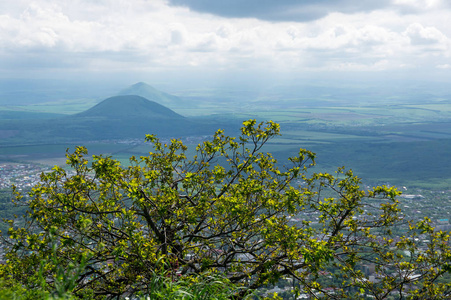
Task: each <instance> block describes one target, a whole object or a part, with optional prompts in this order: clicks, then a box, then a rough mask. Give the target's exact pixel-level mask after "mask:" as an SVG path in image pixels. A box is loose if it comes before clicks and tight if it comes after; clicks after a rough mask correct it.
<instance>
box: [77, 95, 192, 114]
mask: <svg viewBox="0 0 451 300" xmlns="http://www.w3.org/2000/svg"><path fill="white" fill-rule="evenodd" d="M77 116H78V117H101V118H102V117H104V118H114V119H118V118H119V119H129V118H134V119H137V118H146V119H148V118H151V119H182V118H184V117H183V116H181V115H179V114H177V113H176V112H174V111H172V110H170V109H169V108H167V107H165V106H163V105H160V104H158V103H156V102H154V101H149V100H147V99H145V98H143V97H141V96H136V95H125V96H114V97H110V98H108V99H105V100H103V101H102V102H100V103H99V104H97V105H95V106H94V107H92V108H90V109H88V110H86V111H84V112H82V113H79V114H77Z"/></svg>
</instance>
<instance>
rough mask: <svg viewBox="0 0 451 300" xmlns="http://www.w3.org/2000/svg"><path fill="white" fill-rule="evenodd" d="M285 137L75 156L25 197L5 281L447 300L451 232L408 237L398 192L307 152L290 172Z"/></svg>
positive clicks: (423, 231)
mask: <svg viewBox="0 0 451 300" xmlns="http://www.w3.org/2000/svg"><path fill="white" fill-rule="evenodd" d="M278 134H279V125H278V124H276V123H273V122H271V121H270V122H266V123H259V124H258V123H257V122H256V121H255V120H249V121H246V122H244V123H243V127H242V128H241V135H240V136H239V137H238V138H233V137H229V136H226V135H225V134H224V132H223V131H221V130H218V131H217V132H216V133H215V134H214V136H213V138H212V139H211V140H210V141H206V142H203V143H201V144H199V145H198V146H197V148H196V150H197V154H196V155H195V156H194V157H193V158H192V159H188V158H187V156H186V153H187V147H186V146H185V145H184V144H183V143H182V142H181V141H179V140H171V142H169V143H167V144H163V143H162V142H160V140H159V139H158V138H157V137H155V136H153V135H148V136H146V140H147V141H148V142H149V143H150V144H151V145H152V151H151V152H149V155H148V156H142V157H140V158H136V157H131V158H130V166H128V167H123V166H121V164H120V162H119V161H117V160H114V159H112V158H111V157H104V156H93V159H92V162H88V159H87V158H86V155H87V150H86V148H84V147H78V148H76V149H75V152H73V153H68V154H67V164H68V165H69V166H70V167H71V169H72V170H71V171H66V170H65V169H63V168H60V167H54V169H53V171H52V172H51V173H47V174H42V176H41V183H40V184H38V185H37V186H35V187H34V188H33V189H32V190H31V192H30V193H29V194H28V195H27V196H24V195H21V194H20V193H17V192H16V193H15V195H16V196H15V201H16V202H17V203H21V202H23V203H26V204H27V205H28V206H29V211H28V213H27V224H26V226H20V227H17V226H14V224H13V222H10V229H9V231H8V236H7V237H5V243H6V244H7V246H8V249H7V253H6V259H7V263H6V264H5V265H3V266H2V267H1V269H0V273H1V274H0V275H1V276H2V277H3V278H4V279H7V280H13V281H14V282H20V283H22V284H24V285H26V286H28V287H31V288H33V287H37V286H46V287H48V288H49V289H55V288H57V287H61V277H62V276H68V277H69V280H68V285H67V286H66V287H65V288H66V289H69V290H70V291H71V292H73V294H74V295H77V296H79V297H83V296H84V295H85V296H86V295H88V296H89V297H106V298H114V297H119V296H130V295H137V294H139V293H140V294H142V295H148V294H149V284H150V282H153V280H154V279H155V276H156V274H165V275H164V276H167V277H170V278H172V280H174V281H177V280H180V279H179V278H183V280H185V281H186V280H194V281H195V280H196V278H200V277H199V276H208V275H205V274H217V273H218V274H221V276H224V277H225V278H226V280H227V282H230V283H231V284H237V285H239V286H242V287H244V288H240V289H237V290H236V291H235V292H236V293H237V294H236V295H235V296H237V297H240V296H243V295H244V294H245V291H248V290H252V289H256V288H258V287H260V286H263V285H266V284H269V283H275V282H277V281H278V280H279V279H281V278H292V279H294V280H295V282H297V286H298V287H299V292H302V293H307V294H310V295H311V296H312V297H317V298H319V297H325V298H336V299H344V298H362V297H365V295H366V296H372V297H375V298H376V299H387V298H389V297H395V298H412V299H433V298H446V297H448V296H449V292H450V291H451V290H450V285H451V283H450V282H449V281H447V280H443V278H444V276H446V275H447V274H448V273H449V271H450V270H451V265H450V258H451V251H450V248H449V234H448V233H445V232H437V231H434V230H433V228H432V227H431V225H430V220H427V219H426V220H424V221H422V222H419V223H417V224H414V223H411V224H410V226H408V227H407V229H406V230H405V231H404V232H403V234H402V235H400V230H399V228H402V226H403V224H404V225H407V221H406V220H403V218H402V213H400V210H399V208H398V201H397V199H396V197H397V196H398V195H399V194H400V192H398V191H397V190H396V189H395V188H393V187H387V186H378V187H374V188H372V189H370V190H364V189H362V188H361V180H360V179H359V178H358V177H356V176H354V174H353V173H352V171H345V170H344V169H339V170H338V171H337V172H336V174H328V173H314V172H311V171H308V169H309V168H310V167H312V166H313V165H314V164H315V154H314V153H312V152H310V151H308V150H304V149H300V150H299V153H298V154H297V155H296V156H294V157H291V158H290V159H289V162H288V164H289V166H286V167H285V166H283V167H280V166H279V164H278V163H277V161H276V159H275V158H274V157H273V156H272V155H271V154H269V153H264V152H263V151H262V147H263V146H264V145H265V143H267V142H268V141H269V140H270V139H271V138H273V137H274V136H276V135H278ZM419 235H421V237H422V239H423V240H427V241H426V242H424V243H422V242H420V239H418V238H417V237H418V236H419ZM55 257H56V258H57V259H55ZM365 266H370V267H371V268H374V272H373V273H372V274H373V275H372V276H373V277H371V276H369V275H368V274H367V273H366V272H364V268H365ZM62 270H63V271H62ZM324 274H330V277H331V278H332V279H331V280H324V278H325V276H324ZM88 296H86V297H88Z"/></svg>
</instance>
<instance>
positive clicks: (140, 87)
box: [118, 82, 183, 108]
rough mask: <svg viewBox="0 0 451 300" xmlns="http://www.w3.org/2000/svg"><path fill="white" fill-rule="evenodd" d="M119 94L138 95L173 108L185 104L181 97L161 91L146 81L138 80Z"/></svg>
mask: <svg viewBox="0 0 451 300" xmlns="http://www.w3.org/2000/svg"><path fill="white" fill-rule="evenodd" d="M118 95H120V96H122V95H137V96H141V97H144V98H146V99H148V100H151V101H154V102H157V103H159V104H161V105H164V106H168V107H171V108H176V107H178V106H180V105H183V101H182V100H181V99H180V98H179V97H177V96H174V95H170V94H168V93H165V92H162V91H159V90H157V89H155V88H154V87H152V86H150V85H148V84H146V83H144V82H138V83H136V84H134V85H132V86H130V87H128V88H126V89H124V90H122V91H120V92H119V94H118Z"/></svg>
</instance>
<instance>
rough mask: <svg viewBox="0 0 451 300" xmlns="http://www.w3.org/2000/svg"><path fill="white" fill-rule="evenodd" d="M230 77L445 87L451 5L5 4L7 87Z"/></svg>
mask: <svg viewBox="0 0 451 300" xmlns="http://www.w3.org/2000/svg"><path fill="white" fill-rule="evenodd" d="M220 73H221V74H228V75H229V76H231V77H233V76H239V75H240V74H241V75H242V74H247V76H261V75H262V74H279V75H280V74H282V75H284V76H294V75H300V74H302V75H303V76H308V74H324V75H327V74H336V75H337V76H340V74H373V75H374V74H376V75H377V74H379V75H381V76H391V75H390V74H397V76H406V77H409V76H416V77H418V78H421V77H431V78H432V77H434V78H438V79H441V80H447V78H451V76H450V75H451V1H450V0H377V1H376V0H220V1H219V0H218V1H216V0H3V1H0V77H1V78H8V77H27V76H28V77H33V76H42V77H48V78H52V76H55V77H58V76H62V74H64V76H66V75H67V76H69V75H70V74H72V75H73V74H97V75H99V76H107V75H106V74H139V76H143V75H144V76H149V78H155V77H157V76H160V75H161V76H162V78H171V76H173V77H174V78H178V79H183V77H184V76H185V77H190V78H192V77H193V76H194V77H196V76H197V75H199V74H208V76H211V74H220ZM136 76H137V77H139V76H138V75H136ZM393 76H394V75H393Z"/></svg>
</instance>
